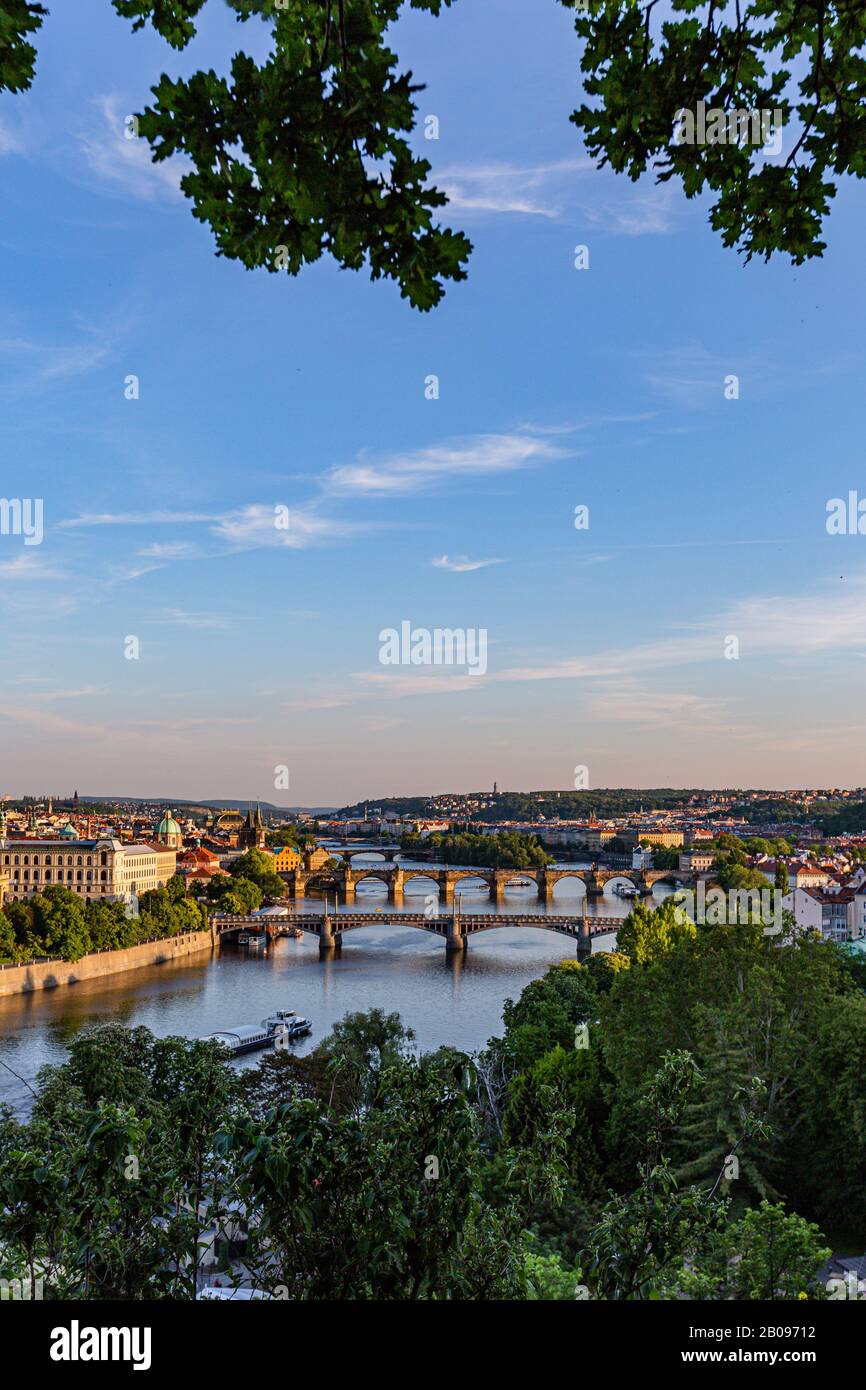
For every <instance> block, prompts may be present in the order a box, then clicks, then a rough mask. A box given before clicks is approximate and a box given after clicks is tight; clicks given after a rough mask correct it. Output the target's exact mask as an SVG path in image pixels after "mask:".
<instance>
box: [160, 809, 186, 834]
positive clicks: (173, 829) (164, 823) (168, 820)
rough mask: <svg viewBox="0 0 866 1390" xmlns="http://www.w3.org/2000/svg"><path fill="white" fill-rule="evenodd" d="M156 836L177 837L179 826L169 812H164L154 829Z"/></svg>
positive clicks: (179, 831)
mask: <svg viewBox="0 0 866 1390" xmlns="http://www.w3.org/2000/svg"><path fill="white" fill-rule="evenodd" d="M156 833H157V835H179V834H180V833H181V830H180V826H179V825H178V823H177V821H176V820H175V818H174V816H173V815H172V813H171V811H166V813H165V815H164V816H163V818H162V820H161V821H160V823H159V825H158V826H157V829H156Z"/></svg>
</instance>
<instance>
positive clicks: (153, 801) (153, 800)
mask: <svg viewBox="0 0 866 1390" xmlns="http://www.w3.org/2000/svg"><path fill="white" fill-rule="evenodd" d="M70 800H71V798H70V797H61V798H57V797H55V801H56V802H57V803H58V805H61V806H67V805H69V802H70ZM78 802H79V805H81V806H84V805H87V806H117V805H133V806H136V805H137V806H172V807H178V806H201V807H206V808H207V809H208V810H215V811H216V810H235V809H237V810H239V811H247V810H249V809H250V808H252V809H253V810H254V809H255V807H256V806H261V808H262V810H263V811H280V812H282V813H283V814H285V813H286V812H287V811H292V812H298V811H305V812H306V813H307V814H308V815H330V814H331V813H332V812H333V810H334V807H333V806H277V805H275V804H274V802H272V801H248V800H247V799H246V797H243V796H233V797H227V798H226V799H225V800H201V801H199V800H191V799H190V798H189V797H181V796H79V798H78Z"/></svg>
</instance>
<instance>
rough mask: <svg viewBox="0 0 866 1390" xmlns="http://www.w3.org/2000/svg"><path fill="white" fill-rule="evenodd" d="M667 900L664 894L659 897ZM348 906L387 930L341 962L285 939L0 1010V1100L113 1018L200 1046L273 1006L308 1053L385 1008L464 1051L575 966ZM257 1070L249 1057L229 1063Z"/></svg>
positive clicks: (411, 898) (541, 938)
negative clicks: (306, 1029)
mask: <svg viewBox="0 0 866 1390" xmlns="http://www.w3.org/2000/svg"><path fill="white" fill-rule="evenodd" d="M373 862H375V861H373ZM379 862H381V861H379ZM356 867H362V866H361V865H359V864H357V863H356ZM459 890H460V897H459V900H458V906H459V907H461V908H462V910H464V911H466V912H469V911H471V912H473V913H474V912H496V913H499V914H519V913H521V912H527V911H529V912H533V913H544V912H545V911H546V912H548V913H549V912H553V913H567V912H569V911H570V910H572V911H575V912H576V911H579V910H580V906H581V900H582V898H583V895H584V894H583V885H582V884H580V883H579V882H578V881H576V880H564V881H563V882H561V883H559V884H557V887H556V894H555V901H554V903H553V904H548V905H547V907H546V908H545V904H544V903H543V902H539V900H538V898H537V895H536V889H535V885H534V884H533V885H531V886H527V887H515V886H511V887H509V888H508V889H507V890H506V892H505V896H504V900H503V901H500V902H499V903H494V902H492V901H491V900H490V897H489V893H488V889H487V886H486V884H483V882H479V883H478V884H477V886H475V887H473V886H472V883H471V881H464V882H462V883H461V884H460V885H459ZM432 891H433V889H432V886H431V884H430V881H429V880H427V881H422V880H417V879H413V880H410V882H409V883H408V884H407V885H406V890H405V895H404V901H403V910H404V911H407V912H412V911H414V912H418V911H420V910H423V900H424V898H425V897H426V896H428V895H429V894H430V893H431V892H432ZM669 891H670V889H669V888H667V887H666V886H664V887H662V886H660V887H659V888H657V890H656V897H657V898H660V897H662V896H664V895H665V893H666V892H669ZM456 896H457V894H456V893H455V897H456ZM355 906H356V908H358V909H361V910H363V909H368V910H371V911H375V910H376V909H377V908H378V907H381V908H382V909H383V917H384V918H385V920H383V923H382V925H381V926H379V925H378V924H376V925H375V926H371V927H364V928H362V929H360V930H358V931H353V932H351V933H349V934H347V936H346V939H345V941H344V943H343V946H342V950H341V951H340V953H339V954H337V955H335V956H333V957H332V958H331V959H328V960H320V958H319V950H318V942H317V941H316V940H315V938H313V937H308V936H304V937H303V938H302V939H301V940H299V941H295V940H290V939H288V938H286V939H281V940H279V941H278V942H276V943H275V944H274V945H273V946H272V947H270V948H269V949H268V951H267V952H266V953H264V954H263V955H258V956H252V955H251V956H247V955H246V954H245V953H244V952H243V951H241V950H231V949H227V950H224V951H223V952H222V953H220V954H218V955H216V956H215V957H213V958H211V957H208V956H202V957H199V958H198V959H197V960H195V961H194V962H193V963H190V962H188V961H169V962H166V963H165V964H163V965H159V966H153V967H150V968H148V969H146V970H135V971H129V972H127V973H126V974H123V975H116V976H113V977H112V978H111V979H109V980H91V981H83V982H81V983H80V984H77V985H73V986H69V987H63V988H60V989H56V990H51V991H41V992H39V993H35V994H29V995H19V996H16V997H14V998H12V999H0V1100H6V1101H8V1102H9V1103H10V1104H11V1105H12V1106H13V1107H14V1108H15V1109H16V1110H18V1111H22V1112H23V1111H24V1110H26V1108H27V1105H28V1104H29V1098H30V1093H29V1091H28V1089H27V1086H26V1084H24V1082H23V1081H22V1080H19V1079H18V1077H16V1076H14V1075H12V1074H11V1073H10V1071H9V1070H8V1068H10V1067H11V1068H13V1069H14V1071H15V1072H17V1073H19V1074H20V1076H21V1077H23V1078H24V1079H25V1080H26V1081H29V1082H31V1083H32V1081H33V1080H34V1079H35V1077H36V1074H37V1072H38V1070H39V1068H40V1067H41V1066H43V1065H44V1064H45V1063H48V1062H53V1063H57V1062H60V1061H62V1060H63V1058H64V1056H65V1053H66V1049H67V1047H68V1045H69V1042H70V1041H71V1039H72V1038H74V1037H75V1035H76V1034H77V1033H79V1032H80V1031H81V1030H82V1029H83V1028H86V1027H88V1026H91V1025H92V1024H95V1023H100V1022H107V1021H109V1020H111V1021H116V1022H119V1023H123V1024H126V1025H128V1026H133V1025H137V1024H144V1025H145V1026H147V1027H148V1028H150V1029H151V1030H152V1031H153V1032H154V1033H156V1034H157V1035H158V1036H167V1035H168V1034H180V1035H182V1036H184V1037H198V1036H201V1035H202V1034H205V1033H211V1032H213V1031H214V1030H216V1029H218V1028H221V1027H230V1026H231V1025H232V1024H238V1023H246V1022H258V1021H259V1020H260V1019H262V1018H264V1017H265V1016H266V1015H267V1014H268V1013H270V1012H272V1011H273V1010H274V1009H276V1008H289V1009H296V1010H297V1011H298V1012H299V1013H303V1014H306V1015H307V1016H309V1017H310V1018H312V1020H313V1035H312V1037H311V1038H305V1039H304V1040H303V1041H302V1042H300V1043H299V1044H297V1048H298V1051H299V1052H305V1051H308V1050H309V1049H310V1048H312V1047H314V1046H315V1044H316V1041H317V1040H318V1039H320V1038H322V1037H324V1035H325V1034H326V1033H327V1032H328V1031H329V1029H330V1028H331V1026H332V1025H333V1024H334V1023H335V1022H336V1021H337V1020H338V1019H340V1018H342V1016H343V1015H344V1014H345V1013H348V1012H351V1011H355V1010H361V1009H369V1008H382V1009H385V1010H386V1011H387V1012H392V1011H396V1012H397V1013H399V1014H401V1015H402V1017H403V1019H404V1021H405V1022H406V1023H407V1024H408V1025H409V1026H410V1027H412V1028H413V1029H414V1030H415V1033H416V1036H417V1040H418V1044H419V1046H420V1047H421V1048H423V1049H425V1050H427V1049H431V1048H435V1047H438V1046H440V1044H442V1043H449V1044H451V1045H452V1046H454V1047H459V1048H463V1049H465V1050H467V1051H472V1050H475V1049H478V1048H480V1047H483V1046H484V1044H485V1042H486V1041H487V1039H488V1038H489V1037H491V1036H492V1035H493V1034H495V1033H497V1032H498V1031H499V1030H500V1025H501V1014H502V1005H503V1002H504V1001H505V1000H506V999H507V998H514V997H516V996H517V995H518V994H519V993H520V991H521V989H522V988H523V987H524V985H526V984H528V982H529V981H530V980H532V979H534V978H536V977H537V976H538V975H540V974H542V973H543V972H544V971H545V970H546V969H547V967H548V965H550V964H552V963H553V962H554V961H558V960H562V959H564V958H567V957H568V958H571V957H573V950H574V948H573V947H572V945H571V943H570V942H568V941H567V940H566V939H565V938H563V937H560V936H556V935H554V934H553V933H548V932H545V931H542V930H537V929H534V928H523V927H514V928H508V927H505V928H502V929H501V930H498V931H491V932H483V933H481V934H480V935H479V936H477V937H474V938H473V939H472V940H471V942H470V945H469V949H468V950H467V952H466V954H465V956H462V955H457V956H449V955H448V953H447V952H446V951H445V949H444V945H443V943H442V941H441V940H440V939H439V938H437V937H434V936H432V935H430V934H428V933H427V932H424V931H419V930H417V929H416V928H413V927H401V926H400V923H399V908H395V907H394V906H389V905H388V902H387V886H386V885H385V884H384V883H381V882H380V881H378V880H376V879H368V880H366V881H365V882H362V883H361V884H359V886H358V890H357V897H356V903H355ZM630 906H631V904H630V903H629V902H628V901H626V900H624V899H621V898H618V897H616V896H615V895H614V894H613V893H612V892H607V893H605V895H604V897H602V898H600V899H595V900H590V901H588V902H587V911H588V912H589V913H590V914H591V915H598V914H601V915H604V916H625V915H626V914H627V913H628V911H629V909H630ZM322 907H323V900H322V898H321V897H315V896H311V897H310V898H308V899H307V900H306V901H305V902H303V903H299V904H298V908H299V910H301V911H303V912H310V913H321V911H322ZM339 910H340V911H343V910H345V909H343V908H340V909H339ZM443 910H445V909H444V907H443ZM613 942H614V938H613V937H612V936H607V937H603V938H600V939H597V940H596V941H594V943H593V949H595V950H600V949H610V947H611V945H612V944H613ZM257 1060H258V1059H257V1057H255V1056H253V1057H252V1058H244V1059H241V1061H239V1062H238V1063H235V1064H234V1065H254V1064H255V1062H256V1061H257Z"/></svg>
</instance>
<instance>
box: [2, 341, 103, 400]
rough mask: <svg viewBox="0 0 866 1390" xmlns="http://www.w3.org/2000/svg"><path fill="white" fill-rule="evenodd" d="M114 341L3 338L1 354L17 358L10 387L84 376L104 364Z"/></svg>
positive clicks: (13, 359)
mask: <svg viewBox="0 0 866 1390" xmlns="http://www.w3.org/2000/svg"><path fill="white" fill-rule="evenodd" d="M110 352H111V344H110V343H109V342H108V341H107V340H106V339H104V338H102V337H97V336H94V337H92V338H90V339H89V340H85V341H83V342H79V343H66V344H64V343H39V342H35V341H34V340H33V339H29V338H0V354H2V355H4V356H7V357H10V358H11V359H12V361H13V372H12V375H11V377H10V379H9V381H8V383H7V386H8V387H13V388H14V387H17V386H21V385H22V384H24V385H26V384H28V382H49V381H57V380H62V379H63V378H66V377H75V376H82V375H83V374H84V373H85V372H90V371H92V370H93V369H94V367H98V366H100V364H101V363H102V362H104V361H105V360H106V358H107V357H108V356H109V354H110Z"/></svg>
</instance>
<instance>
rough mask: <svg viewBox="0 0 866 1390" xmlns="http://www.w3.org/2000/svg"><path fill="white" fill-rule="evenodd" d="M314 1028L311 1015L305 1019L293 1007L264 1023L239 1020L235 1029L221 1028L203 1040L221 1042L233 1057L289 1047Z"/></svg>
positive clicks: (263, 1021) (202, 1040)
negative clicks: (267, 1049)
mask: <svg viewBox="0 0 866 1390" xmlns="http://www.w3.org/2000/svg"><path fill="white" fill-rule="evenodd" d="M312 1027H313V1024H312V1021H311V1020H310V1019H309V1018H302V1017H301V1015H300V1014H296V1013H295V1011H294V1010H293V1009H277V1010H275V1012H274V1013H272V1014H269V1015H268V1017H267V1018H263V1019H262V1021H261V1023H239V1024H238V1025H237V1026H236V1027H235V1028H220V1029H219V1030H218V1031H217V1032H216V1033H208V1034H207V1035H206V1036H205V1037H203V1038H200V1039H199V1041H200V1042H215V1043H219V1044H220V1046H221V1047H223V1048H225V1049H226V1051H228V1052H229V1053H230V1054H231V1056H232V1057H240V1056H241V1055H242V1054H243V1053H245V1052H260V1051H261V1050H262V1049H263V1048H265V1047H277V1048H283V1047H288V1045H289V1043H292V1042H295V1040H296V1039H297V1038H302V1037H304V1036H305V1034H307V1033H309V1032H311V1031H312Z"/></svg>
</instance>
